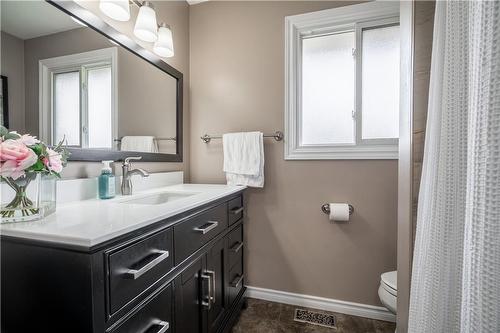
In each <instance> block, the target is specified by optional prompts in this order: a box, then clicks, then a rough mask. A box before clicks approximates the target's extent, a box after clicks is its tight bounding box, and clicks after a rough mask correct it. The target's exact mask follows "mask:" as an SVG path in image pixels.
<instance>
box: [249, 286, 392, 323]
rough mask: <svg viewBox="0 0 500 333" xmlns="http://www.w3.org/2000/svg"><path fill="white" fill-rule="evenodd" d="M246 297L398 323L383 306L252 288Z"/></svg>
mask: <svg viewBox="0 0 500 333" xmlns="http://www.w3.org/2000/svg"><path fill="white" fill-rule="evenodd" d="M246 296H248V297H251V298H257V299H262V300H266V301H271V302H277V303H284V304H290V305H296V306H303V307H307V308H312V309H318V310H324V311H331V312H338V313H343V314H347V315H352V316H358V317H365V318H370V319H377V320H385V321H391V322H396V315H394V314H392V313H391V312H389V310H387V309H386V308H384V307H381V306H374V305H368V304H360V303H353V302H346V301H339V300H336V299H331V298H324V297H317V296H310V295H302V294H294V293H289V292H285V291H279V290H273V289H265V288H258V287H251V286H247V291H246Z"/></svg>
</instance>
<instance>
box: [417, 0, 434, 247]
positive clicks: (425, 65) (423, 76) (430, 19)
mask: <svg viewBox="0 0 500 333" xmlns="http://www.w3.org/2000/svg"><path fill="white" fill-rule="evenodd" d="M434 10H435V2H434V1H416V2H415V54H414V57H415V58H414V60H413V61H414V69H413V75H414V77H413V102H414V103H413V187H412V190H413V214H412V216H413V230H414V232H413V239H415V229H416V225H417V206H418V192H419V190H420V176H421V174H422V162H423V158H424V141H425V127H426V123H427V103H428V100H429V81H430V76H431V54H432V35H433V34H432V33H433V29H434Z"/></svg>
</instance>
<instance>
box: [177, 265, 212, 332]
mask: <svg viewBox="0 0 500 333" xmlns="http://www.w3.org/2000/svg"><path fill="white" fill-rule="evenodd" d="M202 275H203V262H202V260H201V258H200V259H198V260H196V261H195V262H193V263H192V264H191V265H190V266H189V267H187V268H186V269H185V270H184V271H183V272H182V273H180V274H179V275H178V276H177V277H176V278H175V280H174V287H175V319H176V320H175V332H179V333H203V332H204V331H205V330H204V329H203V326H204V325H203V324H202V320H203V317H202V311H203V310H204V307H203V305H202V302H200V299H202V289H203V288H202Z"/></svg>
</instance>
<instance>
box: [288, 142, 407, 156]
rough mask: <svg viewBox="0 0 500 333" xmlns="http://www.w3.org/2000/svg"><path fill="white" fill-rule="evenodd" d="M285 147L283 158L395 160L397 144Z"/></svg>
mask: <svg viewBox="0 0 500 333" xmlns="http://www.w3.org/2000/svg"><path fill="white" fill-rule="evenodd" d="M287 148H288V147H285V160H397V159H398V145H370V146H353V147H318V146H316V147H297V148H292V149H287Z"/></svg>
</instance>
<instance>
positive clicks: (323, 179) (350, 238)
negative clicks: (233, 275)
mask: <svg viewBox="0 0 500 333" xmlns="http://www.w3.org/2000/svg"><path fill="white" fill-rule="evenodd" d="M347 4H349V3H347V2H340V1H339V2H326V1H325V2H314V1H308V2H215V1H214V2H207V3H201V4H198V5H196V6H192V7H191V9H190V37H191V38H190V39H191V167H190V170H191V181H192V182H195V183H197V182H209V183H220V182H224V175H223V173H222V159H223V155H222V149H221V148H222V146H221V143H220V141H213V142H212V143H210V144H208V145H206V144H204V143H202V142H201V140H200V139H199V136H200V135H202V134H203V133H209V134H220V133H224V132H229V131H242V130H261V131H264V132H266V133H272V132H274V131H275V130H283V113H284V111H283V110H284V18H285V16H287V15H294V14H299V13H305V12H310V11H315V10H321V9H325V8H331V7H335V6H342V5H347ZM265 142H266V143H265V152H266V166H265V174H266V186H265V188H264V189H251V190H248V191H247V192H246V193H247V195H246V202H247V220H246V228H247V229H246V237H245V241H246V249H247V252H246V255H247V256H246V267H247V271H248V278H247V284H248V285H251V286H256V287H264V288H271V289H277V290H282V291H288V292H295V293H301V294H309V295H315V296H321V297H328V298H334V299H340V300H345V301H353V302H359V303H366V304H376V305H379V304H380V303H379V300H378V296H377V288H378V284H379V280H380V274H381V273H383V272H386V271H390V270H395V269H396V205H397V161H395V160H392V161H390V160H389V161H388V160H386V161H373V160H372V161H360V160H357V161H354V160H351V161H348V160H347V161H284V159H283V143H282V142H275V141H273V140H266V141H265ZM329 201H339V202H349V203H351V204H352V205H353V206H354V207H355V213H354V215H353V216H352V219H351V221H350V222H349V223H347V224H337V223H330V222H329V221H328V218H327V216H326V215H324V214H323V213H322V212H321V210H320V207H321V205H322V204H323V203H325V202H329Z"/></svg>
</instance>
